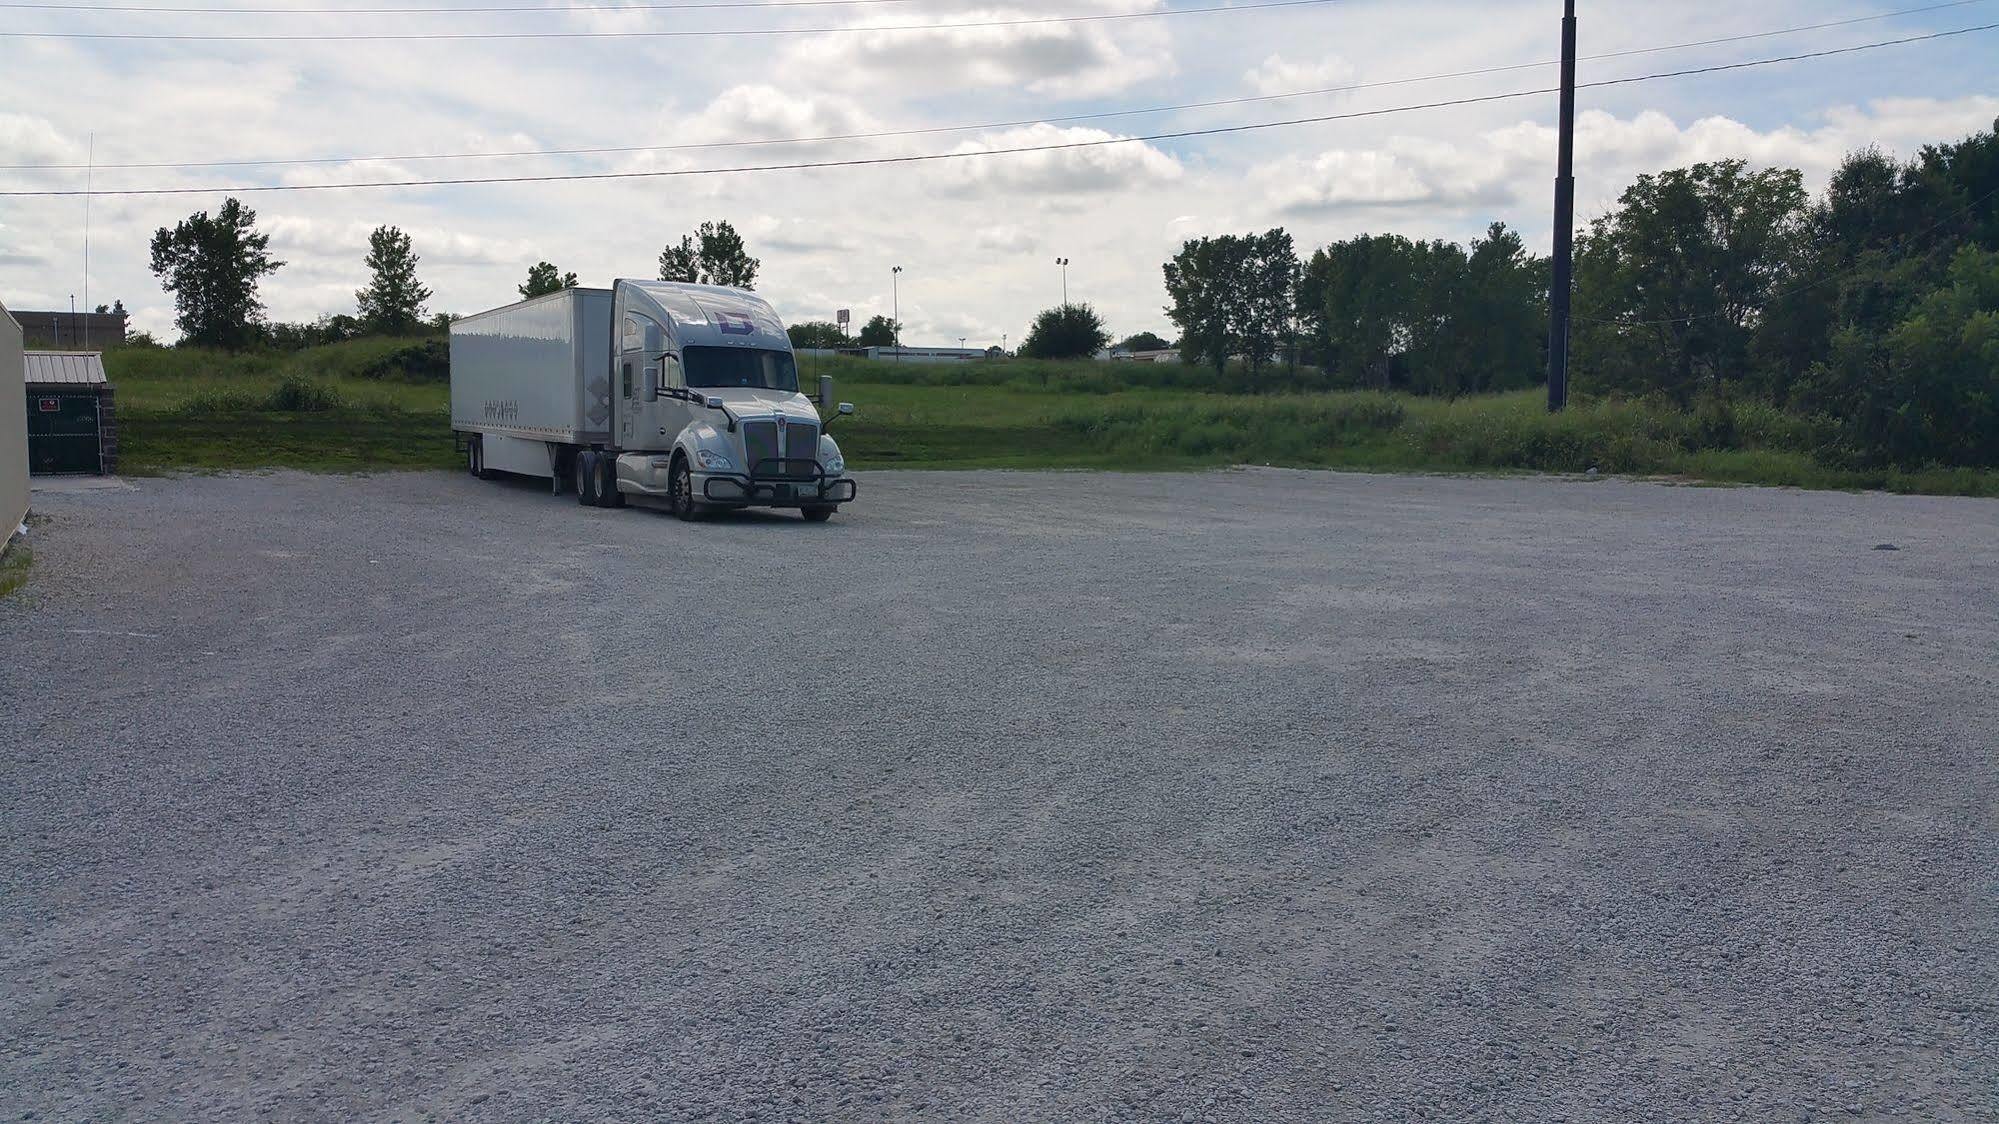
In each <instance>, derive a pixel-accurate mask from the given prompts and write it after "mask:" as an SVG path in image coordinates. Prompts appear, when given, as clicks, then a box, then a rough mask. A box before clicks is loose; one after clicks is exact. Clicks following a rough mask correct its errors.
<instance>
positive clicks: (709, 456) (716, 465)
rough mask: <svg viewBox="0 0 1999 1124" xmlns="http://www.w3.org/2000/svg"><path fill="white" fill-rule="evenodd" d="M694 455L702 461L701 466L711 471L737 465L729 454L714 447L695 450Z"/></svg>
mask: <svg viewBox="0 0 1999 1124" xmlns="http://www.w3.org/2000/svg"><path fill="white" fill-rule="evenodd" d="M694 457H695V459H696V460H698V461H700V462H701V467H702V468H704V469H707V470H708V471H709V472H719V471H724V470H727V469H731V468H734V467H736V464H735V462H734V461H732V460H730V459H729V457H728V454H726V453H718V452H716V451H715V450H713V449H697V450H695V453H694Z"/></svg>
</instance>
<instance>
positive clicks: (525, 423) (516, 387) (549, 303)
mask: <svg viewBox="0 0 1999 1124" xmlns="http://www.w3.org/2000/svg"><path fill="white" fill-rule="evenodd" d="M818 391H819V392H818V395H817V396H816V397H807V396H806V395H804V394H801V393H800V392H799V387H798V366H797V361H796V360H795V358H794V357H793V355H792V352H791V340H790V338H789V337H788V336H786V334H785V331H784V325H783V324H782V323H781V322H780V321H779V320H778V318H777V313H776V312H775V311H773V310H772V309H771V307H770V305H769V304H766V303H765V302H764V301H763V299H762V298H760V297H758V296H757V295H756V294H754V293H750V292H746V291H744V290H741V289H725V288H718V287H716V286H712V285H687V284H681V283H679V282H671V281H626V280H619V281H615V282H613V283H612V286H611V288H609V289H564V290H563V291H561V292H559V293H550V294H548V295H547V296H542V297H536V298H534V299H532V300H525V301H521V302H520V303H519V304H510V305H508V306H506V307H505V308H496V309H493V310H492V311H490V312H481V313H478V314H477V315H474V316H467V317H465V318H463V319H461V320H458V321H455V322H453V324H452V325H451V429H452V433H453V435H454V437H455V438H456V440H457V442H458V445H459V447H460V449H461V451H462V452H463V453H464V456H465V463H466V467H468V468H469V469H470V470H471V471H472V473H473V474H474V475H476V476H480V477H482V478H484V477H488V476H490V475H491V474H493V473H495V472H511V473H517V474H520V475H525V476H544V477H548V478H549V479H550V480H551V481H553V485H554V488H555V490H556V491H558V492H559V491H562V490H563V489H564V488H565V487H570V488H573V489H574V490H575V492H576V499H577V501H578V502H579V503H583V504H589V505H593V506H598V507H620V506H623V505H624V504H625V502H626V501H627V500H628V499H629V500H638V501H641V502H645V503H653V504H658V505H661V506H664V507H665V508H666V509H667V510H669V511H671V512H673V513H674V514H675V515H678V516H680V517H681V518H682V519H692V518H695V517H696V516H697V515H699V514H701V513H702V512H704V511H708V510H711V509H716V508H737V507H795V508H798V509H799V510H800V511H801V512H802V513H803V514H804V516H805V518H807V519H810V520H814V521H823V520H825V519H829V518H831V517H832V515H833V513H834V512H835V511H837V510H839V506H840V505H841V504H843V503H846V502H848V501H850V500H852V499H853V498H854V494H855V491H856V487H855V484H854V481H853V479H852V478H851V477H849V476H848V475H847V465H846V460H845V458H843V457H842V456H841V455H840V446H839V445H838V444H836V443H835V442H834V440H833V438H832V437H831V436H829V435H828V434H827V433H826V425H825V424H824V423H822V421H821V418H820V415H819V410H820V409H828V408H830V407H831V400H832V394H833V380H832V379H831V378H830V377H822V378H821V379H820V380H819V387H818ZM815 406H816V407H817V408H815ZM853 412H854V407H853V406H852V405H851V404H849V403H846V402H842V403H840V404H839V407H838V408H837V411H836V412H835V413H834V415H833V416H834V417H835V418H837V417H840V416H844V415H847V414H851V413H853ZM829 420H830V419H829Z"/></svg>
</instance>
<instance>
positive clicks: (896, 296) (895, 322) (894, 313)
mask: <svg viewBox="0 0 1999 1124" xmlns="http://www.w3.org/2000/svg"><path fill="white" fill-rule="evenodd" d="M888 285H889V327H890V328H891V329H893V330H894V332H895V335H894V337H893V338H894V340H895V361H896V362H898V363H900V362H902V267H901V266H899V265H893V266H890V267H889V270H888Z"/></svg>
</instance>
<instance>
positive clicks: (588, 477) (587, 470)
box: [574, 449, 597, 507]
mask: <svg viewBox="0 0 1999 1124" xmlns="http://www.w3.org/2000/svg"><path fill="white" fill-rule="evenodd" d="M574 463H575V465H576V502H577V503H579V504H582V505H583V506H584V507H596V506H597V454H596V453H593V452H591V451H590V450H588V449H579V450H577V453H576V459H575V461H574Z"/></svg>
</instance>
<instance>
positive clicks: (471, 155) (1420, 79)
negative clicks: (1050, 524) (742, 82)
mask: <svg viewBox="0 0 1999 1124" xmlns="http://www.w3.org/2000/svg"><path fill="white" fill-rule="evenodd" d="M1990 2H1991V0H1955V2H1954V3H1949V4H1933V5H1930V6H1929V7H1924V8H1905V9H1902V10H1900V11H1894V12H1881V13H1877V14H1875V15H1871V16H1859V17H1855V18H1853V19H1844V20H1832V21H1830V22H1826V23H1811V24H1802V25H1799V26H1797V27H1782V28H1774V29H1771V30H1769V31H1754V32H1748V33H1745V34H1742V35H1730V36H1726V37H1723V38H1720V39H1697V40H1693V41H1691V42H1685V43H1667V44H1663V45H1661V46H1654V47H1634V48H1630V49H1627V50H1621V51H1606V52H1604V53H1602V54H1595V55H1584V56H1582V61H1584V62H1597V61H1602V60H1605V59H1619V58H1631V57H1634V56H1638V55H1653V54H1660V53H1663V52H1666V51H1680V50H1688V49H1691V48H1695V47H1711V46H1717V45H1721V44H1727V43H1742V42H1748V41H1750V40H1755V39H1770V38H1774V37H1777V36H1781V35H1795V34H1799V33H1801V32H1807V31H1822V30H1825V29H1827V28H1834V27H1845V26H1848V25H1851V24H1856V23H1866V22H1870V21H1873V20H1883V19H1891V18H1894V17H1896V16H1909V15H1917V14H1919V13H1923V12H1933V11H1938V10H1940V9H1943V8H1961V7H1964V6H1966V5H1968V4H1984V3H1990ZM0 6H3V5H0ZM1555 65H1557V61H1556V60H1549V61H1546V62H1521V63H1508V64H1505V65H1501V66H1487V67H1480V68H1478V69H1475V70H1455V71H1449V72H1446V73H1441V74H1425V75H1418V76H1415V77H1410V78H1388V79H1380V80H1377V81H1373V82H1356V83H1352V84H1349V85H1345V86H1325V87H1321V88H1319V89H1314V90H1293V91H1289V92H1287V93H1281V94H1257V95H1250V96H1244V97H1234V98H1215V99H1213V100H1210V101H1196V102H1182V103H1180V104H1177V105H1154V106H1144V107H1141V108H1137V109H1111V110H1100V111H1097V112H1092V113H1070V114H1060V115H1042V116H1039V117H1023V118H1016V119H1014V120H1010V121H984V122H977V123H972V124H962V125H927V126H920V127H915V128H905V129H880V130H875V131H871V132H854V133H829V134H821V135H819V136H810V137H763V138H755V139H747V140H726V141H700V142H694V143H683V144H642V145H622V146H615V147H601V148H536V149H514V150H510V151H502V152H435V153H410V154H401V155H374V156H300V157H277V158H261V159H258V158H253V159H242V160H188V161H155V162H140V163H126V164H0V171H17V172H18V171H79V172H80V171H84V170H86V169H94V170H96V171H100V172H102V171H120V170H137V169H167V168H173V169H180V168H268V167H286V166H304V165H312V164H353V163H363V162H375V163H388V162H397V163H406V162H416V161H433V160H498V159H511V158H517V157H537V156H615V155H623V154H627V153H633V152H692V151H699V150H706V149H720V148H762V147H765V146H775V145H791V144H824V143H830V142H834V141H859V140H884V139H888V138H892V137H911V136H930V135H936V134H940V133H969V132H981V131H984V130H988V129H1012V128H1019V127H1022V126H1027V125H1039V124H1049V125H1059V124H1073V123H1076V122H1082V121H1103V120H1109V119H1112V118H1118V117H1144V116H1151V115H1154V114H1161V113H1181V112H1185V111H1187V110H1194V109H1216V108H1220V107H1224V106H1231V105H1251V104H1257V103H1262V102H1273V101H1287V100H1290V99H1293V98H1304V97H1320V96H1324V95H1328V94H1346V93H1357V92H1359V91H1362V90H1378V89H1386V88H1389V87H1394V86H1412V85H1417V84H1420V83H1425V82H1441V81H1447V80H1451V79H1457V78H1476V77H1482V76H1486V75H1492V74H1507V73H1512V72H1515V71H1521V70H1535V69H1539V68H1542V67H1548V66H1555Z"/></svg>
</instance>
